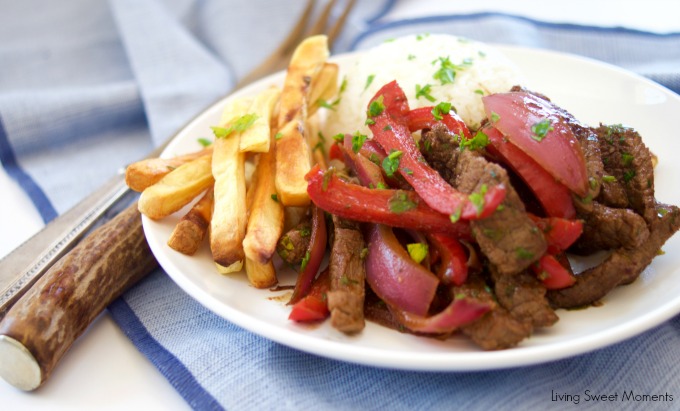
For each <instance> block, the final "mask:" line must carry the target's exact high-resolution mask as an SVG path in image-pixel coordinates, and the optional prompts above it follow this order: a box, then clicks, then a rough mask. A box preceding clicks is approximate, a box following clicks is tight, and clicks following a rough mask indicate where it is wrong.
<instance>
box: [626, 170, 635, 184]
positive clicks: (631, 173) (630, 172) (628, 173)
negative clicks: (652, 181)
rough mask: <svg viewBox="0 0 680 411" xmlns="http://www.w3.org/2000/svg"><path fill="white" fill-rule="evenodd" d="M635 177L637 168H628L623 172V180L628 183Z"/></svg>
mask: <svg viewBox="0 0 680 411" xmlns="http://www.w3.org/2000/svg"><path fill="white" fill-rule="evenodd" d="M634 177H635V170H628V171H625V172H624V173H623V181H625V182H626V183H627V182H629V181H630V180H632V179H633V178H634Z"/></svg>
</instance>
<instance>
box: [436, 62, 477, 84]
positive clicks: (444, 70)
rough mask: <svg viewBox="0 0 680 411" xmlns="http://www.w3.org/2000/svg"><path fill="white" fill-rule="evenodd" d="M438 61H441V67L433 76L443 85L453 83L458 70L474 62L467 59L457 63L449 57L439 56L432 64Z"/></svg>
mask: <svg viewBox="0 0 680 411" xmlns="http://www.w3.org/2000/svg"><path fill="white" fill-rule="evenodd" d="M437 62H439V68H438V69H437V71H435V72H434V74H433V75H432V78H434V79H435V80H439V81H440V82H441V83H442V85H444V84H450V83H453V81H454V80H455V79H456V72H457V71H458V70H463V69H465V68H466V67H469V66H470V65H471V64H472V60H469V59H466V60H464V61H463V64H460V65H456V64H453V63H452V62H451V59H450V58H449V57H439V58H438V59H437V60H435V61H433V62H432V64H437Z"/></svg>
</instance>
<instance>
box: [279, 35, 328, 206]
mask: <svg viewBox="0 0 680 411" xmlns="http://www.w3.org/2000/svg"><path fill="white" fill-rule="evenodd" d="M328 55H329V51H328V40H327V38H326V36H323V35H318V36H312V37H308V38H307V39H305V40H304V41H303V42H302V43H300V45H299V46H298V47H297V48H296V49H295V52H294V53H293V56H292V58H291V61H290V64H289V65H288V72H287V74H286V79H285V81H284V85H283V90H282V91H281V102H280V108H279V121H278V124H279V125H280V129H279V133H280V138H279V139H278V140H277V141H276V171H277V172H276V191H277V193H278V195H279V199H280V200H281V202H282V203H283V205H284V206H305V205H308V204H309V196H308V195H307V182H306V181H305V174H307V172H309V170H310V169H311V161H310V149H309V145H308V144H307V130H306V124H305V122H306V120H307V105H308V102H309V95H310V87H311V84H312V83H313V82H314V80H315V79H316V77H317V76H318V74H319V72H320V71H321V69H322V68H323V66H324V63H325V62H326V60H327V59H328Z"/></svg>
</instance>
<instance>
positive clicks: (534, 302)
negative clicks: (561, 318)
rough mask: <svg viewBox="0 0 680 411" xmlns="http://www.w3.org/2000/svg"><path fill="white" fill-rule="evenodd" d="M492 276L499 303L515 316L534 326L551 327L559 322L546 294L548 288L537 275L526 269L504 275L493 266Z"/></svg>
mask: <svg viewBox="0 0 680 411" xmlns="http://www.w3.org/2000/svg"><path fill="white" fill-rule="evenodd" d="M491 278H492V280H493V282H494V293H495V294H496V298H497V299H498V303H499V304H500V305H501V307H503V308H505V309H506V310H508V311H509V312H510V315H512V316H513V317H514V318H516V319H517V320H519V321H521V322H526V323H529V324H531V326H532V327H533V328H542V327H549V326H551V325H553V324H555V323H556V322H557V320H558V317H557V314H555V311H554V310H553V309H552V307H551V306H550V303H549V302H548V300H547V298H546V296H545V294H546V289H545V287H543V285H542V284H541V282H540V281H538V279H537V278H536V276H535V275H533V274H532V273H530V272H528V271H526V270H524V271H522V272H519V273H517V274H515V275H503V274H500V273H498V272H497V271H496V270H494V269H493V268H492V269H491Z"/></svg>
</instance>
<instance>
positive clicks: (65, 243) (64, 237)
mask: <svg viewBox="0 0 680 411" xmlns="http://www.w3.org/2000/svg"><path fill="white" fill-rule="evenodd" d="M318 3H319V1H317V0H307V4H306V6H305V8H304V10H303V12H302V15H301V16H300V17H299V19H298V21H297V23H296V24H295V25H294V26H293V28H292V29H291V31H290V33H289V34H288V35H287V37H286V38H285V39H284V40H283V42H282V43H281V44H280V45H279V47H278V48H277V49H276V50H274V52H273V53H272V54H271V55H270V56H269V57H268V58H266V59H265V60H264V61H263V62H262V63H261V64H260V65H258V66H257V67H255V68H254V69H253V70H252V71H251V72H250V73H248V74H247V75H245V76H244V77H243V78H242V79H241V80H240V81H239V82H238V83H237V84H236V86H235V88H234V90H232V93H233V92H234V91H236V90H238V89H240V88H242V87H243V86H245V85H247V84H249V83H251V82H253V81H255V80H257V79H259V78H262V77H264V76H266V75H268V74H271V73H274V72H276V71H279V70H282V69H283V68H285V67H286V65H287V63H288V61H289V60H290V57H291V56H292V54H293V51H294V50H295V47H296V45H297V44H298V43H299V42H300V40H301V39H303V38H304V37H307V36H311V35H315V34H326V35H327V37H328V44H329V47H331V46H332V44H333V43H334V42H335V40H336V39H337V36H338V34H339V33H340V31H341V30H342V28H343V27H344V25H345V22H346V20H347V16H348V15H349V13H350V11H351V10H352V8H353V7H354V5H355V3H356V0H347V1H346V2H345V3H344V5H343V7H342V8H341V10H340V13H339V14H338V17H337V18H336V19H335V21H334V23H333V24H330V23H331V22H330V20H332V14H333V11H334V9H335V8H336V3H337V0H328V1H326V3H325V5H323V7H322V9H321V10H320V12H319V13H318V16H317V17H316V19H315V21H314V22H313V23H311V20H312V16H313V15H314V11H315V9H317V8H318V7H319V6H318ZM230 94H231V93H230ZM174 137H175V136H174V135H173V136H171V137H170V138H169V139H168V140H167V141H165V142H164V143H163V144H162V145H160V146H159V147H158V148H156V149H155V150H153V151H152V152H151V153H149V155H148V156H147V158H153V157H158V156H159V155H160V154H161V153H162V152H163V150H164V149H165V148H166V147H167V145H168V144H169V142H170V141H172V140H173V138H174ZM129 194H130V189H129V188H128V187H127V186H126V184H125V179H124V170H121V172H119V173H118V174H117V175H116V176H114V177H113V178H112V179H111V180H109V181H108V182H107V183H106V184H104V185H103V186H102V187H100V188H99V189H97V190H96V191H94V192H93V193H92V194H90V195H88V196H87V197H86V198H84V199H83V200H82V201H80V202H79V203H77V204H76V205H75V206H73V207H72V208H71V209H70V210H68V211H67V212H65V213H64V214H62V215H60V216H58V217H57V218H55V219H54V220H52V221H51V222H50V223H49V224H47V225H46V226H45V227H44V228H43V229H42V230H41V231H39V232H38V233H36V234H35V235H34V236H32V237H31V238H29V239H28V240H27V241H26V242H24V243H23V244H21V245H20V246H19V247H17V248H16V249H15V250H14V251H12V252H11V253H10V254H8V255H7V256H5V257H4V258H3V259H2V260H0V320H2V318H3V317H4V316H5V313H6V312H7V310H9V308H10V307H11V306H12V305H13V304H15V303H16V301H17V300H19V298H21V296H22V295H23V294H24V293H25V292H26V290H28V289H29V288H30V287H31V286H32V285H33V284H34V283H35V282H36V281H37V280H38V279H39V278H40V277H42V276H43V275H44V274H45V272H46V271H47V270H48V269H49V268H50V267H51V266H52V265H53V264H54V263H55V262H56V261H58V260H59V259H61V258H62V257H64V256H65V255H66V254H67V253H68V252H69V251H70V250H71V249H72V248H73V247H74V246H75V245H76V244H77V243H78V242H79V241H80V240H81V239H82V238H83V237H84V236H85V235H87V234H88V232H90V231H91V230H92V229H93V228H94V227H95V226H96V225H98V224H100V223H101V222H102V220H104V218H103V216H104V215H105V214H106V213H107V212H109V211H110V210H111V209H112V207H113V206H114V205H116V204H119V203H121V199H122V198H123V197H126V196H128V195H129ZM136 206H137V203H136V201H135V202H133V203H132V204H131V205H130V206H129V207H128V208H132V207H136Z"/></svg>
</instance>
